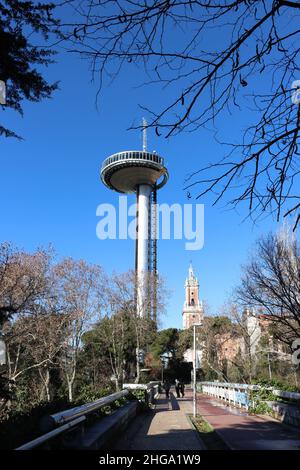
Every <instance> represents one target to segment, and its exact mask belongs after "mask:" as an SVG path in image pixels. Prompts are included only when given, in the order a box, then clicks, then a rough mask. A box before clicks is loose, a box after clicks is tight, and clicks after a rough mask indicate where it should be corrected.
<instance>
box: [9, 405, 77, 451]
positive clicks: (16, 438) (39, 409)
mask: <svg viewBox="0 0 300 470" xmlns="http://www.w3.org/2000/svg"><path fill="white" fill-rule="evenodd" d="M73 406H74V404H73V403H69V402H68V401H67V400H57V401H54V402H51V403H48V402H45V403H41V404H40V405H37V406H35V407H33V408H31V410H28V411H22V412H21V411H12V412H11V413H10V415H9V417H8V418H7V419H5V420H3V421H1V423H0V449H1V450H5V449H15V448H16V447H18V446H20V445H22V444H24V443H25V442H29V441H31V440H32V439H35V438H36V437H38V436H40V435H41V434H43V431H42V430H41V428H40V422H41V420H42V418H43V417H44V416H47V415H50V414H53V413H57V412H59V411H63V410H66V409H69V408H72V407H73Z"/></svg>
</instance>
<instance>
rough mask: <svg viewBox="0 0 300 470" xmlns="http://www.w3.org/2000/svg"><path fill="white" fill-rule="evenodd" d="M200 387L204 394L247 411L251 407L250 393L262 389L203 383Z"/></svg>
mask: <svg viewBox="0 0 300 470" xmlns="http://www.w3.org/2000/svg"><path fill="white" fill-rule="evenodd" d="M200 385H201V388H202V392H203V393H205V394H207V395H210V396H213V397H215V398H218V399H220V400H224V401H226V402H227V403H228V404H232V405H234V406H239V407H240V408H246V409H248V408H249V406H250V405H251V401H250V391H252V390H259V389H260V388H261V387H260V386H259V385H248V384H236V383H227V382H201V383H200Z"/></svg>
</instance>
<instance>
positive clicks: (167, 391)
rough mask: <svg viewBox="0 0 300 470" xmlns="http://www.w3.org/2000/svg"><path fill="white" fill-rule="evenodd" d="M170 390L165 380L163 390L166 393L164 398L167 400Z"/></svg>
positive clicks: (168, 383) (169, 385)
mask: <svg viewBox="0 0 300 470" xmlns="http://www.w3.org/2000/svg"><path fill="white" fill-rule="evenodd" d="M170 388H171V384H170V382H169V381H168V380H165V382H164V389H165V392H166V398H169V396H170Z"/></svg>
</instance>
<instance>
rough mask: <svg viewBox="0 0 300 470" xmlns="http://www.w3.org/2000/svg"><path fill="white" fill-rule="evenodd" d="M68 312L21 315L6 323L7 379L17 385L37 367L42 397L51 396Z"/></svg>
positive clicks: (63, 344)
mask: <svg viewBox="0 0 300 470" xmlns="http://www.w3.org/2000/svg"><path fill="white" fill-rule="evenodd" d="M66 320H67V319H66V317H65V315H58V314H55V313H53V314H33V315H21V316H19V317H18V319H17V320H16V321H13V322H7V323H6V324H5V327H4V333H5V338H6V345H7V364H8V379H9V382H10V384H14V386H17V383H18V379H19V378H20V377H24V376H25V375H26V374H28V373H29V372H33V371H34V370H36V371H37V373H38V382H40V384H41V386H40V388H39V389H40V392H39V394H40V399H41V400H42V399H43V398H44V396H45V397H46V400H48V401H50V399H51V392H50V388H51V384H50V372H51V369H52V368H53V367H57V366H58V356H59V353H60V351H62V350H63V349H64V346H65V323H66Z"/></svg>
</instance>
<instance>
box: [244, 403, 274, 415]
mask: <svg viewBox="0 0 300 470" xmlns="http://www.w3.org/2000/svg"><path fill="white" fill-rule="evenodd" d="M248 412H249V413H250V414H251V413H252V414H257V415H259V414H261V415H264V414H265V415H270V416H273V414H274V412H273V410H272V408H271V407H270V406H269V405H268V404H267V403H264V402H263V401H258V402H254V404H253V406H250V407H249V408H248Z"/></svg>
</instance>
